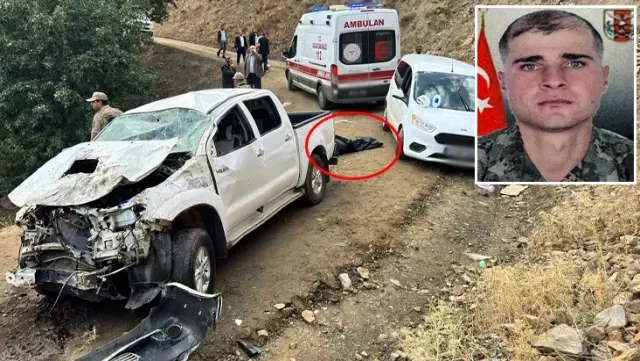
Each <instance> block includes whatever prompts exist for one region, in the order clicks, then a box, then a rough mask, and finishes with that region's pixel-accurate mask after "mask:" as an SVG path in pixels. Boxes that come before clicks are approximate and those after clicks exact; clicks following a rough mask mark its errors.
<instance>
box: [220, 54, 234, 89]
mask: <svg viewBox="0 0 640 361" xmlns="http://www.w3.org/2000/svg"><path fill="white" fill-rule="evenodd" d="M220 70H221V71H222V87H223V88H233V87H234V83H233V79H234V78H233V76H234V75H235V74H236V67H235V65H233V62H232V61H231V57H229V56H227V57H226V58H225V62H224V65H223V66H222V68H220Z"/></svg>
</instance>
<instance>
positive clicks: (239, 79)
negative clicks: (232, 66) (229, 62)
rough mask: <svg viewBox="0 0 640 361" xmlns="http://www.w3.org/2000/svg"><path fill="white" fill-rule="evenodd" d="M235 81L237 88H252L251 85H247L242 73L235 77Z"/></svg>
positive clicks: (236, 74)
mask: <svg viewBox="0 0 640 361" xmlns="http://www.w3.org/2000/svg"><path fill="white" fill-rule="evenodd" d="M233 81H234V84H235V87H236V88H251V85H249V84H247V82H246V80H245V78H244V75H242V73H241V72H237V73H235V74H234V75H233Z"/></svg>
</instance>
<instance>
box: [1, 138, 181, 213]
mask: <svg viewBox="0 0 640 361" xmlns="http://www.w3.org/2000/svg"><path fill="white" fill-rule="evenodd" d="M177 142H178V139H177V138H174V139H169V140H150V141H110V142H88V143H80V144H78V145H76V146H74V147H71V148H67V149H65V150H63V151H62V152H60V154H58V155H57V156H55V157H54V158H53V159H51V160H49V161H48V162H47V163H45V164H44V165H43V166H42V167H40V168H39V169H38V170H37V171H36V172H35V173H33V174H32V175H31V176H30V177H29V178H27V179H26V180H25V181H24V182H22V184H20V185H19V186H18V187H17V188H16V189H14V190H13V192H11V193H10V194H9V199H10V200H11V202H13V204H15V205H16V206H18V207H24V206H36V205H40V206H71V205H82V204H86V203H89V202H92V201H95V200H97V199H100V198H102V197H104V196H105V195H107V194H109V193H110V192H111V191H112V190H113V189H114V188H116V187H117V186H118V185H120V184H121V183H124V184H126V183H135V182H138V181H139V180H141V179H143V178H145V177H146V176H148V175H149V174H150V173H151V172H153V171H154V170H155V169H157V168H158V167H159V166H160V165H161V164H162V162H163V161H164V160H165V159H166V158H167V156H168V155H169V153H170V152H171V149H173V147H174V146H175V145H176V143H177Z"/></svg>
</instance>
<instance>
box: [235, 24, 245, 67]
mask: <svg viewBox="0 0 640 361" xmlns="http://www.w3.org/2000/svg"><path fill="white" fill-rule="evenodd" d="M235 47H236V53H237V54H238V60H237V61H236V64H240V55H242V61H244V62H245V63H246V62H247V59H246V55H247V37H246V36H244V31H241V32H240V35H238V36H236V42H235Z"/></svg>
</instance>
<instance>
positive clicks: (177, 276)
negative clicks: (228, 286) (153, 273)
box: [171, 228, 216, 293]
mask: <svg viewBox="0 0 640 361" xmlns="http://www.w3.org/2000/svg"><path fill="white" fill-rule="evenodd" d="M215 278H216V258H215V253H214V248H213V241H211V237H209V235H208V234H207V232H205V230H203V229H199V228H187V229H183V230H180V231H178V232H177V233H176V234H175V236H174V237H173V257H172V267H171V279H172V282H178V283H182V284H183V285H185V286H187V287H190V288H192V289H194V290H196V291H198V292H202V293H213V290H214V289H215Z"/></svg>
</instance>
